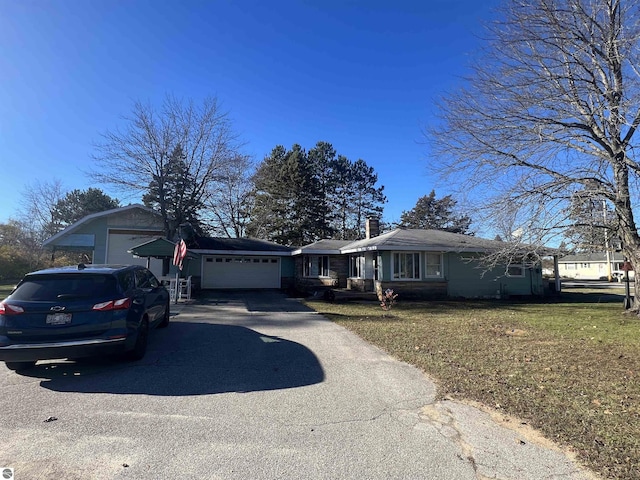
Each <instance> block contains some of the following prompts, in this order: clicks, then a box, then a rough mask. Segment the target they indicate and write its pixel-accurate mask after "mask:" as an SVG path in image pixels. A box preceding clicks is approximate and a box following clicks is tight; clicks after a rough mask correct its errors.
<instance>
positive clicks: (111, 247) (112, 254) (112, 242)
mask: <svg viewBox="0 0 640 480" xmlns="http://www.w3.org/2000/svg"><path fill="white" fill-rule="evenodd" d="M156 238H158V235H143V234H140V233H135V232H131V231H127V232H123V231H115V232H114V231H111V232H109V240H108V241H109V243H108V244H107V260H106V263H110V264H112V265H143V266H146V265H147V259H146V258H135V257H134V256H133V255H131V254H130V253H129V252H127V250H129V249H131V248H132V247H135V246H137V245H140V244H141V243H145V242H149V241H151V240H155V239H156ZM150 270H151V271H152V272H153V274H154V275H155V276H156V277H159V276H161V275H162V260H159V259H157V258H152V259H151V262H150Z"/></svg>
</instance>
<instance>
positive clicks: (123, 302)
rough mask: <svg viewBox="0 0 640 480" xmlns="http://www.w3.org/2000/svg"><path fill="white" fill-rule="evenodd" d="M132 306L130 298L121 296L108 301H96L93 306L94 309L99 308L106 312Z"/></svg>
mask: <svg viewBox="0 0 640 480" xmlns="http://www.w3.org/2000/svg"><path fill="white" fill-rule="evenodd" d="M129 307H131V299H130V298H128V297H127V298H120V299H119V300H109V301H108V302H102V303H96V304H95V305H94V306H93V310H99V311H101V312H106V311H109V310H126V309H127V308H129Z"/></svg>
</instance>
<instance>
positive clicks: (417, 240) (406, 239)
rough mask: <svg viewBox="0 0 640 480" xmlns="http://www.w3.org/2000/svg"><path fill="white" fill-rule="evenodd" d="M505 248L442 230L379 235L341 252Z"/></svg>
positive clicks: (405, 231) (483, 240) (352, 244)
mask: <svg viewBox="0 0 640 480" xmlns="http://www.w3.org/2000/svg"><path fill="white" fill-rule="evenodd" d="M500 248H504V243H503V242H500V241H497V240H486V239H484V238H479V237H472V236H470V235H462V234H459V233H451V232H444V231H442V230H421V229H400V228H398V229H396V230H393V231H391V232H387V233H384V234H382V235H380V236H377V237H373V238H369V239H366V240H358V241H356V242H352V243H350V244H348V245H345V246H344V247H342V248H341V249H340V250H341V252H342V253H354V252H363V251H368V250H421V251H434V252H487V251H492V250H498V249H500Z"/></svg>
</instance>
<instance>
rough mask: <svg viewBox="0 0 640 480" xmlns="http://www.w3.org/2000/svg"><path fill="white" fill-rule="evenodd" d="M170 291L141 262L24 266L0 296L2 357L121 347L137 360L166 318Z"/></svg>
mask: <svg viewBox="0 0 640 480" xmlns="http://www.w3.org/2000/svg"><path fill="white" fill-rule="evenodd" d="M169 315H170V311H169V292H168V291H167V289H166V288H164V287H163V286H161V285H160V283H159V282H158V280H157V279H156V277H155V276H154V275H153V273H151V272H150V271H149V270H148V269H146V268H144V267H142V266H138V265H126V266H124V265H84V264H80V265H77V266H73V267H61V268H50V269H47V270H40V271H37V272H33V273H29V274H27V275H26V276H25V277H24V278H23V279H22V281H21V282H20V283H19V284H18V285H17V286H16V288H15V289H14V290H13V291H12V292H11V294H10V295H9V296H8V297H7V298H6V299H5V300H3V301H2V302H0V361H4V362H5V363H6V365H7V367H8V368H9V369H11V370H21V369H26V368H29V367H32V366H33V365H35V363H36V361H37V360H46V359H56V358H79V357H87V356H94V355H108V354H114V353H124V354H126V355H127V356H128V357H129V358H130V359H133V360H139V359H141V358H142V357H144V355H145V352H146V349H147V340H148V336H149V330H151V329H152V328H154V327H166V326H168V325H169Z"/></svg>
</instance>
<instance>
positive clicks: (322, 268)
mask: <svg viewBox="0 0 640 480" xmlns="http://www.w3.org/2000/svg"><path fill="white" fill-rule="evenodd" d="M302 261H303V262H304V263H303V275H304V276H305V277H328V276H329V255H305V256H304V257H303V258H302Z"/></svg>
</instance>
